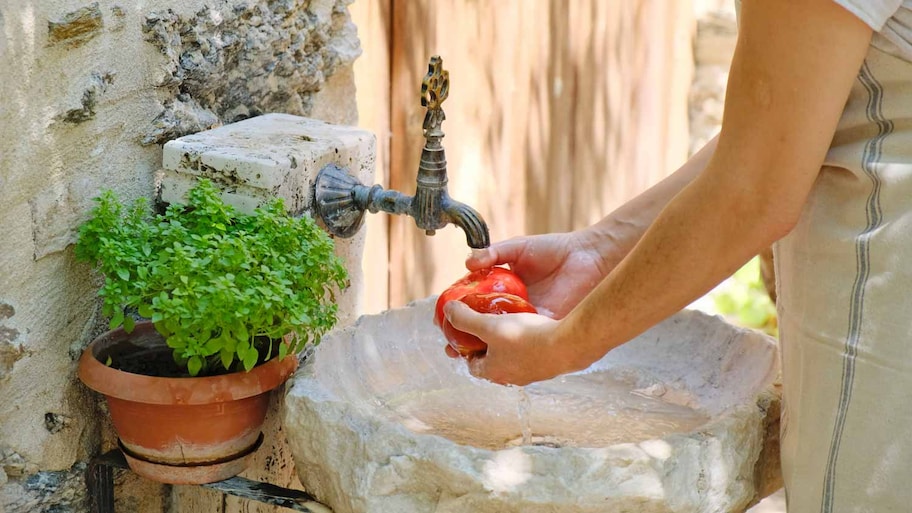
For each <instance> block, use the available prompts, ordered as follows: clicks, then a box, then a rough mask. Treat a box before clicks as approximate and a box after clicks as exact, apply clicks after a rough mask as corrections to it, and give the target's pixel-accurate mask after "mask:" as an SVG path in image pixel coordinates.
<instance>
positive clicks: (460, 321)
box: [444, 301, 585, 385]
mask: <svg viewBox="0 0 912 513" xmlns="http://www.w3.org/2000/svg"><path fill="white" fill-rule="evenodd" d="M444 314H445V315H446V318H447V320H449V321H450V323H451V324H452V325H453V327H454V328H456V329H457V330H459V331H464V332H466V333H471V334H472V335H475V336H477V337H478V338H480V339H482V340H483V341H485V342H486V343H487V344H488V349H487V352H486V353H485V354H484V355H482V356H471V357H469V358H468V364H469V372H471V373H472V375H474V376H476V377H479V378H483V379H487V380H490V381H493V382H494V383H500V384H502V385H507V384H510V385H526V384H529V383H532V382H534V381H542V380H545V379H549V378H553V377H554V376H558V375H560V374H564V373H566V372H572V371H576V370H579V369H581V368H585V366H582V367H581V366H579V365H578V363H577V362H578V360H579V357H578V356H577V355H574V354H573V351H572V347H571V346H569V345H567V344H566V343H564V344H562V341H561V340H560V339H561V336H560V330H559V329H558V328H559V327H560V323H561V322H562V321H558V320H554V319H551V318H549V317H545V316H544V315H537V314H532V313H516V314H505V315H496V314H482V313H478V312H476V311H474V310H472V309H471V308H469V307H468V306H467V305H466V304H465V303H462V302H461V301H450V302H448V303H447V304H446V306H445V307H444ZM447 354H448V355H450V356H451V357H458V356H459V355H458V354H457V353H456V351H455V350H453V348H451V347H449V346H447Z"/></svg>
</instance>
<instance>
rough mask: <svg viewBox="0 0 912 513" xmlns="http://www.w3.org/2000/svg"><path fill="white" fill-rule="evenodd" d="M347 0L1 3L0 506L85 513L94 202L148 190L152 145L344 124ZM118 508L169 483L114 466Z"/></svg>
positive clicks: (91, 420) (98, 432) (91, 435)
mask: <svg viewBox="0 0 912 513" xmlns="http://www.w3.org/2000/svg"><path fill="white" fill-rule="evenodd" d="M350 1H351V0H311V1H308V0H231V1H218V2H210V1H205V0H146V1H144V2H131V1H128V0H122V1H121V0H99V1H96V2H90V1H86V0H0V70H2V74H3V77H4V79H3V80H2V81H0V219H2V225H0V226H2V228H0V426H2V429H0V510H3V509H5V510H6V511H7V512H9V513H13V512H36V513H37V512H54V513H64V512H77V511H86V504H85V500H84V499H85V497H84V484H83V481H82V479H83V471H84V468H85V462H86V461H87V460H88V459H89V458H90V457H91V456H92V455H93V454H94V453H96V452H97V451H98V449H99V447H101V446H102V441H103V440H107V441H108V442H109V441H110V430H109V428H108V427H107V426H106V425H103V424H104V421H103V420H99V419H104V418H105V416H104V413H103V412H102V411H99V410H98V405H97V402H96V401H95V398H94V397H93V396H92V395H90V394H89V393H87V392H86V390H85V388H84V387H83V386H82V385H81V384H80V383H79V382H78V380H77V379H76V377H75V362H76V358H77V357H78V355H79V354H80V352H81V350H82V348H83V347H84V346H85V345H86V344H87V343H88V341H89V340H91V338H92V337H93V336H94V335H95V334H96V333H99V332H100V331H102V330H103V329H104V327H105V320H104V319H101V318H100V317H99V315H98V308H97V305H98V303H97V300H96V298H95V290H96V287H97V285H98V281H97V278H96V277H94V276H93V275H92V273H91V271H90V268H89V267H88V266H86V265H84V264H81V263H77V262H75V261H74V259H73V254H72V249H71V246H70V245H71V243H72V242H73V241H74V235H75V228H76V227H77V226H78V223H79V222H80V220H81V219H83V217H84V216H85V214H86V212H87V210H88V209H89V208H90V206H91V198H93V197H94V196H96V195H97V194H98V192H99V191H100V190H102V189H104V188H112V189H114V190H116V191H117V192H118V193H119V194H120V195H122V196H123V197H125V198H127V199H128V200H129V199H133V198H136V197H140V196H147V197H151V196H153V194H154V190H155V183H154V181H155V178H154V177H155V172H156V171H157V170H158V169H159V168H160V166H161V144H162V143H164V142H166V141H168V140H170V139H173V138H176V137H179V136H181V135H185V134H188V133H193V132H197V131H200V130H203V129H206V128H210V127H213V126H216V125H219V124H223V123H227V122H232V121H236V120H240V119H244V118H247V117H251V116H255V115H257V114H261V113H266V112H285V113H289V114H298V115H304V116H310V117H316V118H320V119H324V120H326V121H329V122H333V123H341V124H354V123H355V122H356V119H357V111H356V106H355V100H354V85H353V78H352V71H351V65H352V62H353V61H354V59H355V58H356V57H357V55H358V54H359V52H360V47H359V42H358V38H357V35H356V32H355V27H354V26H353V25H352V24H351V21H350V18H349V14H348V7H347V6H348V4H349V3H350ZM118 479H119V480H120V481H122V482H119V483H118V486H119V490H121V492H119V494H120V495H119V498H118V500H119V501H120V502H119V504H118V508H124V509H123V511H134V512H144V511H149V512H157V511H164V510H166V509H168V507H169V506H168V504H169V503H170V499H169V498H168V494H169V489H168V488H167V487H161V486H158V485H153V484H151V483H147V482H140V481H138V480H136V479H132V478H130V477H129V475H125V476H121V477H119V478H118Z"/></svg>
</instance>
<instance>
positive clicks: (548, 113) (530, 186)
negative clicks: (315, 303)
mask: <svg viewBox="0 0 912 513" xmlns="http://www.w3.org/2000/svg"><path fill="white" fill-rule="evenodd" d="M351 10H352V13H353V19H354V21H355V23H356V25H358V29H359V35H360V37H361V42H362V46H363V48H364V54H363V55H362V56H361V57H360V59H359V60H358V62H357V63H356V66H355V77H356V84H357V87H358V104H359V115H360V124H361V126H363V127H365V128H368V129H370V130H371V131H373V132H374V133H375V134H377V136H378V142H379V145H378V146H379V148H380V149H379V159H378V169H377V182H378V183H381V184H383V185H384V186H388V187H391V188H394V189H397V190H400V191H402V192H404V193H406V194H413V193H414V190H415V176H416V172H417V169H418V159H419V156H420V153H421V147H422V144H423V142H424V140H423V138H422V137H421V123H422V120H423V116H424V110H423V108H422V107H421V105H420V94H419V89H420V84H421V79H422V77H423V76H424V73H425V72H426V69H427V62H428V59H429V58H430V56H432V55H440V56H441V57H442V58H443V62H444V67H445V68H446V69H448V70H449V72H450V94H449V99H448V100H447V101H446V102H445V103H444V104H443V107H444V110H445V112H446V116H447V120H446V122H445V123H444V125H443V130H444V132H446V138H445V139H444V147H445V148H446V152H447V160H448V163H449V166H448V171H449V192H450V195H451V196H452V197H454V198H455V199H457V200H459V201H463V202H465V203H468V204H470V205H472V206H473V207H475V208H476V209H477V210H478V211H479V212H480V213H481V214H482V216H483V217H484V218H485V220H486V221H487V223H488V226H489V228H490V230H491V236H492V240H495V241H496V240H501V239H504V238H508V237H512V236H516V235H522V234H533V233H544V232H549V231H566V230H573V229H577V228H581V227H583V226H586V225H588V224H590V223H592V222H594V221H596V220H598V219H600V218H601V217H602V216H604V215H605V214H607V213H608V212H610V211H611V210H612V209H614V208H616V207H617V206H619V205H620V204H621V203H623V202H624V201H626V200H627V199H629V198H631V197H632V196H634V195H636V194H637V193H638V192H640V191H642V190H644V189H645V188H647V187H648V186H649V185H651V184H653V183H655V182H656V181H658V180H659V179H661V178H662V177H664V176H665V175H666V174H667V173H669V172H670V171H673V170H674V169H675V168H676V167H677V166H678V165H680V164H681V163H682V162H683V161H684V159H685V158H686V156H687V148H688V129H687V127H688V120H687V96H688V91H689V88H690V82H691V77H692V68H693V50H692V37H693V32H694V16H693V6H692V4H691V0H623V1H621V0H617V1H615V0H571V1H558V0H500V1H495V0H488V1H484V0H358V1H357V2H355V3H354V4H353V5H352V6H351ZM367 230H368V235H367V237H368V242H367V250H366V252H365V264H364V267H365V274H366V288H367V296H366V302H365V311H366V312H375V311H380V310H383V309H385V308H387V307H398V306H401V305H404V304H405V303H407V302H409V301H411V300H414V299H418V298H422V297H426V296H428V295H431V294H435V293H438V292H439V291H440V290H441V289H442V288H443V287H445V286H446V285H448V284H449V283H450V282H452V281H453V280H455V279H456V278H458V277H459V276H461V275H462V274H463V273H464V272H465V269H464V267H463V263H462V262H463V259H464V258H465V256H466V255H467V254H468V251H469V250H468V247H467V246H466V243H465V238H464V236H463V234H462V232H461V231H460V230H459V229H457V228H455V227H447V228H446V229H444V230H440V231H438V232H437V235H435V236H433V237H427V236H425V235H424V232H423V231H421V230H419V229H418V228H416V226H415V224H414V221H413V220H412V219H411V218H407V217H392V216H387V215H385V214H374V215H371V218H370V219H369V221H368V227H367Z"/></svg>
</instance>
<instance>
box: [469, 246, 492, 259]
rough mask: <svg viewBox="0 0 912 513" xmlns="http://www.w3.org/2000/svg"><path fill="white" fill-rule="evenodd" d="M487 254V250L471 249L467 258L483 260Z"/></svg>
mask: <svg viewBox="0 0 912 513" xmlns="http://www.w3.org/2000/svg"><path fill="white" fill-rule="evenodd" d="M487 254H488V248H482V249H476V248H472V251H471V252H469V258H484V257H485V256H486V255H487Z"/></svg>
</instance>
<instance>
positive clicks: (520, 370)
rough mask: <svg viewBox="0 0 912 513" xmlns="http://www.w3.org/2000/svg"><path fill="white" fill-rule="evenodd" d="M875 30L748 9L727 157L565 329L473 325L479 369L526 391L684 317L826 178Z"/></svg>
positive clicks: (461, 320) (817, 1) (773, 6)
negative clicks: (826, 162)
mask: <svg viewBox="0 0 912 513" xmlns="http://www.w3.org/2000/svg"><path fill="white" fill-rule="evenodd" d="M870 38H871V29H870V28H869V27H868V26H867V25H865V24H864V23H862V22H861V21H860V20H859V19H858V18H856V17H854V16H853V15H852V14H850V13H849V12H848V11H846V10H844V9H843V8H842V7H839V6H838V5H836V4H835V3H833V2H831V1H830V0H801V1H798V0H744V2H743V5H742V11H741V26H740V30H739V36H738V44H737V47H736V50H735V55H734V59H733V64H732V69H731V73H730V78H729V85H728V90H727V95H726V96H727V97H726V104H725V113H724V118H723V124H722V131H721V133H720V136H719V140H718V145H717V148H716V150H715V152H714V153H713V155H712V158H711V159H710V161H709V163H708V164H707V165H706V168H705V169H704V170H703V172H701V173H700V174H699V176H697V177H696V178H694V179H693V180H692V181H691V182H690V183H689V184H687V185H686V186H685V187H684V188H683V189H682V190H681V191H680V193H678V194H677V195H676V196H675V197H674V199H673V200H672V201H671V202H669V203H668V205H667V206H666V207H665V208H664V209H663V210H662V211H661V213H660V214H659V215H658V216H657V217H656V219H655V221H654V222H653V223H652V225H651V226H650V227H649V229H648V230H647V231H646V232H645V234H644V235H643V236H642V237H641V238H640V239H639V240H638V241H637V243H636V245H635V246H634V248H633V249H632V250H631V251H630V252H629V253H628V254H627V255H626V256H625V257H624V259H623V260H622V261H621V262H620V264H618V266H617V267H615V268H614V269H613V270H612V271H611V272H610V273H609V274H608V275H607V276H606V277H605V279H604V280H602V282H601V283H600V284H599V285H598V286H597V287H596V288H595V289H594V290H593V291H592V292H591V293H590V294H589V295H587V296H586V297H585V298H584V299H583V300H582V301H581V302H580V303H579V304H578V305H577V306H576V307H575V308H574V309H573V310H572V311H571V312H570V313H569V314H568V315H567V316H566V317H565V318H564V319H562V320H559V321H558V320H554V319H545V318H542V317H541V316H535V315H532V314H517V315H510V316H500V318H498V317H495V316H489V315H481V314H476V313H474V312H472V311H470V310H469V309H467V308H464V305H459V304H458V303H455V302H454V303H450V304H448V305H447V307H446V315H447V317H448V319H449V320H450V322H451V323H452V324H453V326H454V327H456V328H457V329H459V330H462V331H466V332H469V333H472V334H475V335H477V336H479V337H480V338H481V339H482V340H484V341H485V342H487V343H488V351H487V353H486V355H485V356H484V357H480V358H475V359H473V360H471V362H470V369H471V371H472V372H473V373H474V374H476V375H479V376H481V377H485V378H488V379H491V380H492V381H495V382H500V383H516V384H524V383H528V382H531V381H536V380H541V379H547V378H550V377H553V376H555V375H558V374H561V373H565V372H569V371H574V370H579V369H582V368H585V367H587V366H588V365H590V364H591V363H592V362H593V361H595V360H597V359H598V358H600V357H601V356H603V355H604V354H605V353H606V352H608V351H610V350H611V349H612V348H614V347H617V346H618V345H620V344H622V343H624V342H626V341H627V340H629V339H631V338H633V337H635V336H636V335H638V334H639V333H641V332H643V331H645V330H646V329H648V328H649V327H651V326H652V325H654V324H655V323H657V322H659V321H661V320H662V319H664V318H666V317H668V316H669V315H671V314H673V313H674V312H676V311H678V310H680V309H681V308H683V307H685V306H687V305H688V304H689V303H690V302H692V301H693V300H694V299H696V298H697V297H699V296H701V295H702V294H704V293H706V292H707V291H709V290H710V289H711V288H712V287H713V286H715V285H716V284H718V283H719V282H720V281H721V280H722V279H724V278H725V277H727V276H728V275H730V274H731V273H732V272H733V271H735V270H736V269H738V268H739V267H740V266H741V265H743V264H744V263H745V262H746V261H747V260H748V259H749V258H751V257H752V256H753V255H755V254H757V252H758V251H760V250H761V249H762V248H764V247H766V246H767V245H769V244H770V243H772V242H773V241H775V240H777V239H779V238H781V237H782V236H784V235H785V234H787V233H788V232H789V231H790V230H791V228H792V227H793V226H794V224H795V223H796V222H797V220H798V218H799V216H800V213H801V211H802V209H803V206H804V203H805V201H806V198H807V196H808V194H809V192H810V190H811V187H812V186H813V183H814V181H815V179H816V177H817V174H818V173H819V170H820V166H821V165H822V162H823V159H824V157H825V155H826V151H827V149H828V148H829V145H830V142H831V140H832V137H833V133H834V132H835V129H836V125H837V123H838V121H839V117H840V115H841V112H842V108H843V106H844V104H845V101H846V98H847V96H848V93H849V90H850V88H851V85H852V82H853V80H854V79H855V77H856V75H857V72H858V69H859V68H860V66H861V65H862V62H863V59H864V56H865V54H866V52H867V48H868V45H869V43H870Z"/></svg>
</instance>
